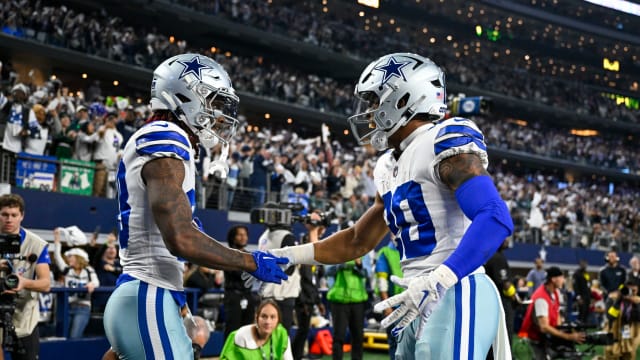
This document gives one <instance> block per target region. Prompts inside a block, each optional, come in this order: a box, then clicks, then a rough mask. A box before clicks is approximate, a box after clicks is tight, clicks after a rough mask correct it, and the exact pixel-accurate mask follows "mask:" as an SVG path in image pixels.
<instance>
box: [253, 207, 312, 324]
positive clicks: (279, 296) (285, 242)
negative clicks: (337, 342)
mask: <svg viewBox="0 0 640 360" xmlns="http://www.w3.org/2000/svg"><path fill="white" fill-rule="evenodd" d="M254 210H258V211H261V212H262V213H263V214H269V213H270V212H271V211H276V212H277V211H279V210H280V205H278V204H276V203H273V202H267V203H266V204H265V207H264V208H263V209H254ZM252 212H253V211H252ZM267 218H269V219H276V218H277V216H276V217H271V216H269V215H267ZM280 219H281V220H284V221H277V220H276V221H271V220H268V221H266V222H263V224H264V225H266V226H267V229H266V230H265V232H264V233H262V235H260V238H259V240H258V247H259V249H260V251H268V250H273V249H280V248H283V247H287V246H294V245H295V244H296V238H295V236H294V235H293V233H292V232H291V224H292V223H291V221H293V219H292V218H291V220H289V221H287V220H285V219H286V218H284V217H283V218H280ZM252 220H253V217H252ZM285 273H286V274H287V275H288V276H289V278H288V279H287V280H283V281H282V283H281V284H273V283H269V284H266V285H264V286H263V287H262V288H261V289H260V296H261V297H262V299H274V300H275V302H276V303H277V304H278V307H279V308H280V314H281V315H282V318H281V319H280V322H281V323H282V326H284V328H285V329H287V332H289V331H290V330H291V325H293V310H294V309H295V304H296V298H297V297H298V295H300V290H301V286H300V272H299V271H298V266H291V267H289V268H288V269H287V270H286V271H285Z"/></svg>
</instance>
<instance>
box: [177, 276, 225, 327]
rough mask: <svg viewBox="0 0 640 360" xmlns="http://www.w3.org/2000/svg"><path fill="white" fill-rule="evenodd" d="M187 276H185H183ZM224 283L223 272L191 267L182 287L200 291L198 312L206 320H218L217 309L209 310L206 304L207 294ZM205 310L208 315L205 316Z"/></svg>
mask: <svg viewBox="0 0 640 360" xmlns="http://www.w3.org/2000/svg"><path fill="white" fill-rule="evenodd" d="M185 275H187V274H185ZM223 282H224V272H223V271H221V270H216V269H211V268H208V267H206V266H199V265H192V269H190V271H189V274H188V275H187V276H186V279H185V283H184V286H185V287H190V288H196V289H198V290H200V293H199V294H198V312H199V313H202V314H203V315H208V316H205V318H207V319H211V320H217V319H218V308H217V307H215V308H211V307H210V306H209V304H208V303H207V299H208V298H209V297H208V294H207V293H208V292H209V290H212V289H220V287H221V286H222V283H223ZM205 310H206V311H207V312H208V314H205Z"/></svg>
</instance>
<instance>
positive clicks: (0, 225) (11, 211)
mask: <svg viewBox="0 0 640 360" xmlns="http://www.w3.org/2000/svg"><path fill="white" fill-rule="evenodd" d="M24 215H25V204H24V199H22V197H21V196H20V195H16V194H7V195H2V196H0V233H2V234H3V235H17V236H19V237H20V255H21V256H22V257H24V260H12V261H13V264H12V265H13V269H15V273H16V275H17V276H18V285H17V286H16V288H15V289H13V290H8V293H11V294H14V295H15V299H16V308H15V313H14V314H13V326H15V334H12V333H4V334H3V337H4V339H0V340H7V339H6V338H7V337H9V336H11V337H13V340H14V341H15V340H19V344H20V345H19V346H18V347H16V348H14V349H13V351H11V352H10V353H11V358H12V359H14V360H36V359H37V358H38V353H39V352H40V335H39V333H38V327H37V325H38V320H39V315H40V312H39V311H38V293H46V292H49V289H50V287H51V273H50V270H49V264H50V263H51V260H50V258H49V251H48V245H47V242H46V241H44V240H42V239H41V238H40V237H39V236H38V235H36V234H34V233H32V232H31V231H29V230H26V229H24V228H23V227H22V221H23V220H24ZM33 255H35V257H36V260H35V261H30V260H32V259H31V258H32V257H33ZM16 337H17V339H16ZM0 343H2V344H5V342H2V341H0ZM20 350H24V353H21V351H20ZM0 359H4V354H3V351H0Z"/></svg>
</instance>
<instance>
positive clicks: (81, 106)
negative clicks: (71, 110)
mask: <svg viewBox="0 0 640 360" xmlns="http://www.w3.org/2000/svg"><path fill="white" fill-rule="evenodd" d="M83 110H84V111H87V108H86V107H85V106H84V105H80V106H78V107H77V108H76V112H80V111H83Z"/></svg>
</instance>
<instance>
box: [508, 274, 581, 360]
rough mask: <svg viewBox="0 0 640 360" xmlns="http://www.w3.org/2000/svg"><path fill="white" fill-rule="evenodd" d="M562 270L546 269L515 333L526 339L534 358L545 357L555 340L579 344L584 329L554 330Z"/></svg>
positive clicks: (556, 322)
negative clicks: (541, 281) (543, 279)
mask: <svg viewBox="0 0 640 360" xmlns="http://www.w3.org/2000/svg"><path fill="white" fill-rule="evenodd" d="M564 281H565V278H564V273H563V272H562V270H560V269H559V268H557V267H555V266H552V267H550V268H549V269H547V277H546V280H545V282H544V284H543V285H542V286H540V287H538V289H536V291H534V292H533V295H532V296H531V304H529V307H528V308H527V312H526V314H525V316H524V319H523V322H522V327H521V328H520V333H519V334H518V336H520V337H524V338H528V339H529V340H530V343H531V348H532V349H533V353H534V359H536V360H544V359H547V356H548V354H549V350H550V348H551V347H552V346H553V343H554V342H557V341H562V340H564V341H571V342H576V343H582V342H584V340H585V333H584V332H564V331H561V330H559V329H558V326H559V325H560V324H562V318H561V315H560V289H562V287H563V286H564Z"/></svg>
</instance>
